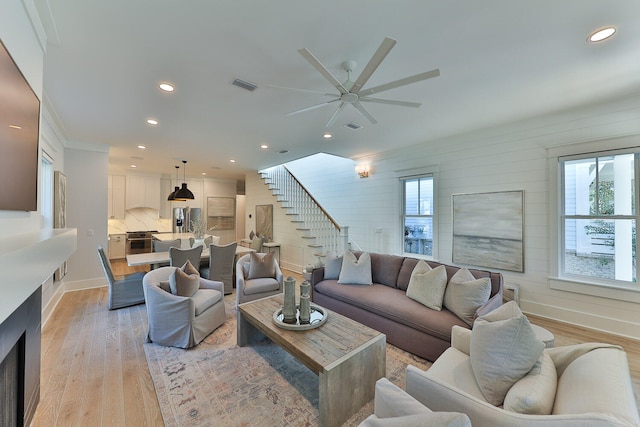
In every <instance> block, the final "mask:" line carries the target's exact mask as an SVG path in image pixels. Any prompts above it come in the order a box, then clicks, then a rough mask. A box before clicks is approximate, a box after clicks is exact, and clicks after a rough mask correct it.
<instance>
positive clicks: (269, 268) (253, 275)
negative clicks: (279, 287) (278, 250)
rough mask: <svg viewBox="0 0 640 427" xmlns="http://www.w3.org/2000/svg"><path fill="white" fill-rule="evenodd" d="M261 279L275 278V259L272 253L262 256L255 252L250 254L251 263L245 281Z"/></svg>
mask: <svg viewBox="0 0 640 427" xmlns="http://www.w3.org/2000/svg"><path fill="white" fill-rule="evenodd" d="M263 277H276V258H275V253H274V252H269V253H268V254H265V255H264V256H262V257H261V256H260V255H258V254H257V253H255V252H251V261H250V263H249V276H248V277H247V279H257V278H263Z"/></svg>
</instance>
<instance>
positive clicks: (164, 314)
mask: <svg viewBox="0 0 640 427" xmlns="http://www.w3.org/2000/svg"><path fill="white" fill-rule="evenodd" d="M175 270H176V267H160V268H158V269H156V270H153V271H150V272H149V273H147V274H146V275H145V276H144V278H143V279H142V284H143V288H144V299H145V301H146V303H147V316H148V318H149V333H148V335H147V342H154V343H157V344H160V345H166V346H173V347H181V348H189V347H193V346H195V345H197V344H199V343H200V342H201V341H202V340H203V339H204V338H205V337H206V336H207V335H209V334H210V333H211V332H213V331H214V330H215V329H217V328H218V327H219V326H221V325H222V324H223V323H224V321H225V319H226V314H225V306H224V297H223V287H224V285H223V283H222V282H214V281H211V280H207V279H203V278H198V281H199V285H198V288H197V290H196V291H195V293H194V294H193V295H192V296H190V297H187V296H179V295H174V294H173V293H172V292H171V285H170V276H171V274H173V273H174V272H175Z"/></svg>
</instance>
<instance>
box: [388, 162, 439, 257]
mask: <svg viewBox="0 0 640 427" xmlns="http://www.w3.org/2000/svg"><path fill="white" fill-rule="evenodd" d="M438 172H439V166H438V165H431V166H424V167H419V168H410V169H402V170H396V171H394V174H395V177H396V178H397V179H398V184H399V186H400V200H399V203H398V205H399V207H400V215H399V217H400V220H399V222H400V225H399V229H400V249H401V251H400V252H401V254H402V255H403V256H410V257H412V258H420V259H427V260H430V261H436V260H437V259H438V257H437V254H438V246H439V245H438V207H439V199H438ZM425 177H430V178H432V179H433V209H432V212H433V214H432V215H431V218H432V222H433V240H432V242H431V245H432V246H431V255H424V254H414V253H409V252H405V251H404V216H405V193H404V190H405V189H404V182H405V181H406V180H409V179H417V178H425Z"/></svg>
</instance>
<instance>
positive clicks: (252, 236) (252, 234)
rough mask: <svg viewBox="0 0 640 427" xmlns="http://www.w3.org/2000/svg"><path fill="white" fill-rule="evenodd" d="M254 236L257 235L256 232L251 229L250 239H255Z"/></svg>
mask: <svg viewBox="0 0 640 427" xmlns="http://www.w3.org/2000/svg"><path fill="white" fill-rule="evenodd" d="M254 237H256V233H254V232H253V230H251V232H250V233H249V240H253V238H254Z"/></svg>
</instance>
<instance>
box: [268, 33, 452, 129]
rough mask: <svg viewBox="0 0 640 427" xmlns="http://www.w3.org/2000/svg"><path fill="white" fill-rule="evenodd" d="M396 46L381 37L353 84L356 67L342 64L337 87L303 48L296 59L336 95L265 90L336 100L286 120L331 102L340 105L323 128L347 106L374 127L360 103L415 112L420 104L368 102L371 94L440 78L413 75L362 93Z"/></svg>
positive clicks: (432, 73)
mask: <svg viewBox="0 0 640 427" xmlns="http://www.w3.org/2000/svg"><path fill="white" fill-rule="evenodd" d="M396 43H397V41H396V40H394V39H392V38H389V37H385V39H384V40H383V41H382V43H381V44H380V46H379V47H378V49H377V50H376V52H375V53H374V54H373V56H372V57H371V59H370V60H369V62H368V63H367V65H366V66H365V67H364V69H363V70H362V72H361V73H360V75H359V76H358V78H356V80H355V81H353V82H352V81H351V72H352V71H353V69H354V68H355V67H356V65H357V64H356V62H355V61H353V60H348V61H344V62H343V63H342V67H343V68H344V69H345V71H346V72H347V81H346V82H345V83H341V82H340V81H339V80H338V79H337V78H336V77H335V76H334V75H333V74H332V73H331V72H330V71H329V70H328V69H327V67H325V66H324V65H323V64H322V63H321V62H320V61H319V60H318V58H316V57H315V56H314V55H313V54H312V53H311V52H310V51H309V50H308V49H306V48H304V49H300V50H298V53H300V55H302V57H304V58H305V59H306V60H307V61H308V62H309V63H310V64H311V65H312V66H313V67H314V68H315V69H316V70H318V71H319V72H320V74H322V76H323V77H324V78H325V79H326V80H327V81H328V82H329V83H331V85H332V86H333V87H335V88H336V89H337V91H338V94H331V93H321V92H314V91H310V90H305V89H295V88H283V87H279V86H269V87H274V88H279V89H290V90H298V91H302V92H310V93H316V94H321V95H326V96H334V97H337V98H335V99H332V100H329V101H326V102H323V103H322V104H317V105H312V106H311V107H306V108H303V109H300V110H297V111H293V112H291V113H289V114H287V116H291V115H294V114H299V113H303V112H306V111H310V110H314V109H316V108H320V107H324V106H327V105H330V104H332V103H334V102H338V101H339V102H340V103H339V104H338V107H337V108H336V109H335V111H334V112H333V114H332V115H331V117H329V120H328V121H327V124H326V125H325V127H330V126H332V125H333V124H334V123H335V121H336V120H337V118H338V116H339V115H340V113H341V112H342V111H343V110H344V108H345V107H346V106H347V105H349V104H350V105H352V106H353V107H354V108H355V109H356V110H358V111H359V112H360V114H362V115H363V116H364V118H366V119H367V120H368V121H369V123H371V124H376V123H378V121H377V120H376V119H375V117H373V115H372V114H371V113H369V111H368V110H367V109H366V108H365V107H364V106H363V105H362V104H361V102H372V103H378V104H387V105H397V106H401V107H411V108H418V107H420V105H422V104H420V103H418V102H407V101H397V100H392V99H380V98H371V97H370V96H371V95H373V94H376V93H380V92H384V91H387V90H391V89H395V88H398V87H401V86H406V85H410V84H413V83H417V82H420V81H423V80H427V79H430V78H433V77H438V76H439V75H440V70H439V69H435V70H431V71H426V72H424V73H420V74H416V75H413V76H410V77H405V78H403V79H400V80H394V81H392V82H389V83H385V84H383V85H380V86H376V87H372V88H369V89H365V90H363V87H364V86H365V84H366V83H367V82H368V81H369V78H370V77H371V76H372V75H373V73H374V72H375V71H376V70H377V69H378V67H379V66H380V64H381V63H382V61H383V60H384V59H385V58H386V56H387V55H388V54H389V52H390V51H391V49H392V48H393V47H394V46H395V45H396Z"/></svg>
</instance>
